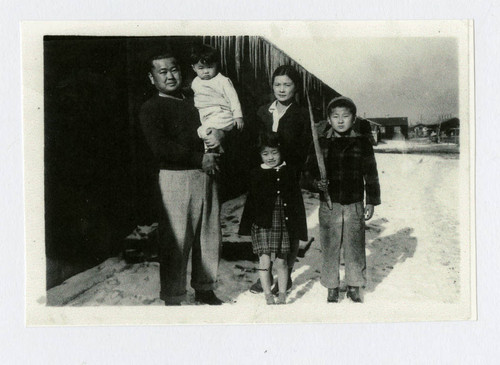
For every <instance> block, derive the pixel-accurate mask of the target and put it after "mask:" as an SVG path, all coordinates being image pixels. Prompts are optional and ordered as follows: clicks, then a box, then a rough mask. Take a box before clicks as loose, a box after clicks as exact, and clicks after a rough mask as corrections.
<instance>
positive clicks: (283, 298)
mask: <svg viewBox="0 0 500 365" xmlns="http://www.w3.org/2000/svg"><path fill="white" fill-rule="evenodd" d="M271 295H272V294H271ZM276 304H286V293H278V300H277V301H276Z"/></svg>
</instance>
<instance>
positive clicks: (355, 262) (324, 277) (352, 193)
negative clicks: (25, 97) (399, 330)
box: [306, 96, 380, 303]
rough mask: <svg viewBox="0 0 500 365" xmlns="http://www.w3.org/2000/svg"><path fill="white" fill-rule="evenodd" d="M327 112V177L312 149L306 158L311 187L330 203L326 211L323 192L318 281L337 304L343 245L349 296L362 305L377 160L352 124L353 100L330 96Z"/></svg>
mask: <svg viewBox="0 0 500 365" xmlns="http://www.w3.org/2000/svg"><path fill="white" fill-rule="evenodd" d="M327 115H328V122H329V124H330V125H331V127H332V129H330V130H329V131H328V132H327V134H326V136H325V137H323V138H320V145H321V149H322V152H323V156H324V160H325V167H326V172H327V178H326V179H324V180H321V179H320V174H319V169H318V166H317V160H316V155H315V154H314V150H313V152H312V153H310V154H309V156H308V159H307V162H306V181H307V182H308V183H309V184H308V185H309V187H310V188H311V190H313V191H319V192H328V193H329V194H330V198H331V201H332V205H333V209H330V208H329V207H328V205H327V203H326V200H325V198H324V196H323V194H321V203H320V208H319V224H320V241H321V247H322V255H323V260H322V261H323V262H322V270H321V284H322V285H323V286H325V287H326V288H328V297H327V301H328V302H330V303H336V302H338V300H339V285H340V280H339V266H340V249H341V247H342V246H344V259H345V281H346V283H347V297H349V298H351V300H352V301H354V302H357V303H361V302H362V298H361V295H360V287H363V286H364V285H365V284H366V255H365V220H369V219H370V218H371V217H372V216H373V212H374V207H375V205H378V204H380V185H379V180H378V173H377V164H376V162H375V155H374V153H373V147H372V145H371V143H370V141H369V139H368V137H367V136H366V135H362V134H360V133H359V132H357V131H356V128H353V126H354V124H355V120H356V105H355V104H354V102H353V101H352V100H351V99H349V98H346V97H342V96H341V97H337V98H335V99H333V100H332V101H331V102H330V103H329V104H328V106H327ZM365 193H366V205H365V204H364V199H365Z"/></svg>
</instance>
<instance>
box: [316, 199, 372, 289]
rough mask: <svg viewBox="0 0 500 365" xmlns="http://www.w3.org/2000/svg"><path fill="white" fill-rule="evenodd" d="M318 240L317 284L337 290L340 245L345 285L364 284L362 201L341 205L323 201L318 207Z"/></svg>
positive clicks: (364, 255)
mask: <svg viewBox="0 0 500 365" xmlns="http://www.w3.org/2000/svg"><path fill="white" fill-rule="evenodd" d="M319 227H320V241H321V248H322V255H323V265H322V269H321V284H322V285H323V286H325V287H327V288H337V287H338V286H339V284H340V279H339V267H340V249H341V247H342V246H344V261H345V282H346V284H347V285H349V286H364V285H365V284H366V254H365V219H364V206H363V202H358V203H353V204H348V205H341V204H339V203H333V210H330V209H329V208H328V206H327V205H326V203H325V202H321V204H320V208H319Z"/></svg>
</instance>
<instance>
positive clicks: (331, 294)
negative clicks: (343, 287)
mask: <svg viewBox="0 0 500 365" xmlns="http://www.w3.org/2000/svg"><path fill="white" fill-rule="evenodd" d="M327 301H328V303H338V302H339V288H338V287H337V288H329V289H328V298H327Z"/></svg>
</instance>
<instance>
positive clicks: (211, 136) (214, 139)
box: [203, 128, 224, 148]
mask: <svg viewBox="0 0 500 365" xmlns="http://www.w3.org/2000/svg"><path fill="white" fill-rule="evenodd" d="M223 138H224V132H223V131H221V130H220V129H214V128H208V129H207V138H204V139H203V140H204V142H205V143H206V145H207V147H208V148H217V147H219V146H220V143H221V141H222V139H223Z"/></svg>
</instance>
